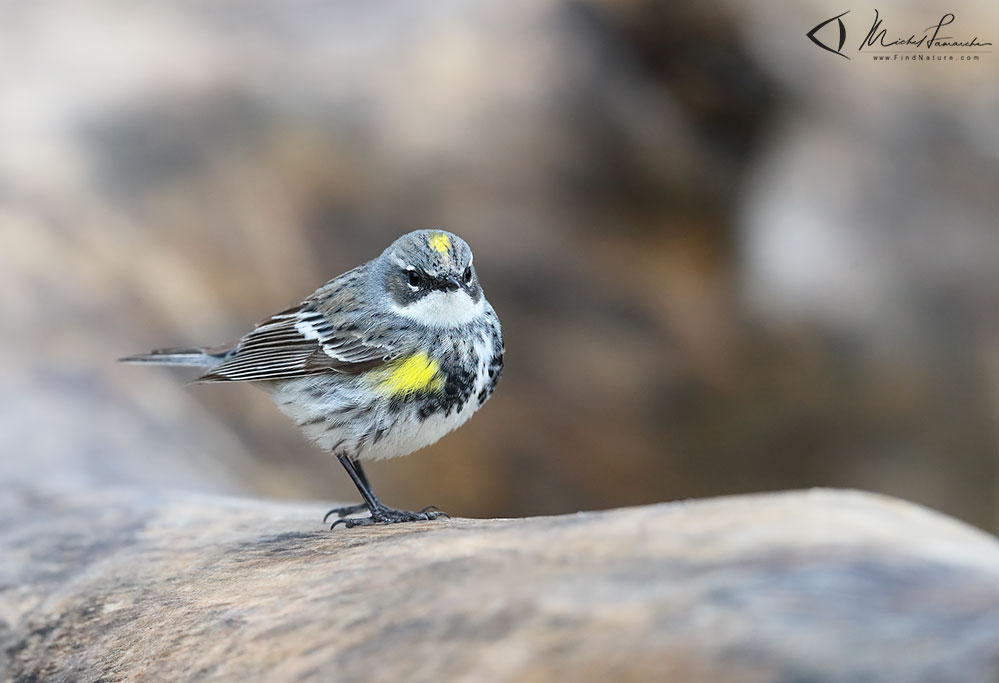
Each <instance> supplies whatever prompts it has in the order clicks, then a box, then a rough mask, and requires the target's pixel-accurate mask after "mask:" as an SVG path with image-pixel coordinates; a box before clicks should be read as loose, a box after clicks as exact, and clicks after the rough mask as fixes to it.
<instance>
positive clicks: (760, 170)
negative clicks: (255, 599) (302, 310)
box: [0, 0, 999, 530]
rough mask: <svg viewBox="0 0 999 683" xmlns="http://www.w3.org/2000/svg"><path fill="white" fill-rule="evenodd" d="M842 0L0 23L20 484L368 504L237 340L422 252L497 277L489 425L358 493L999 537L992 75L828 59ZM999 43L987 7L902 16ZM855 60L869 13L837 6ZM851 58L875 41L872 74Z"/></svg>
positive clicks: (998, 105)
mask: <svg viewBox="0 0 999 683" xmlns="http://www.w3.org/2000/svg"><path fill="white" fill-rule="evenodd" d="M844 9H849V8H848V7H846V6H843V7H840V6H839V5H834V4H830V2H819V1H817V0H812V1H810V2H804V3H791V2H789V1H777V0H768V1H766V2H762V3H752V4H749V3H738V2H734V0H732V1H730V2H720V1H717V0H715V1H712V2H704V3H696V4H695V3H689V4H688V6H687V7H686V8H678V7H675V6H674V4H672V3H666V2H652V1H649V0H631V1H622V2H611V1H610V0H606V1H602V0H586V1H578V2H569V1H561V0H549V1H544V2H538V1H537V0H530V1H528V0H514V1H512V2H502V3H499V2H488V1H486V0H473V1H471V2H469V1H462V2H457V1H450V0H448V1H434V2H421V3H412V2H402V1H401V0H400V1H390V2H382V1H378V2H373V3H362V2H325V1H322V2H320V1H318V0H292V1H288V2H261V1H259V0H239V1H238V2H236V1H233V0H220V1H215V2H211V3H204V2H195V1H193V0H179V1H177V2H172V3H159V4H155V3H135V2H128V1H126V0H88V1H87V2H81V3H63V2H55V1H52V0H37V1H35V2H31V3H24V2H22V3H14V2H9V3H3V4H0V11H2V18H3V21H2V22H0V130H2V133H0V136H2V143H3V144H2V145H0V236H2V238H0V239H2V243H0V306H2V308H0V313H2V319H3V325H4V328H3V329H4V335H3V341H2V342H0V372H2V377H3V390H2V392H0V401H2V409H0V447H2V453H3V455H2V460H0V477H3V478H4V479H8V480H9V479H15V480H19V481H30V480H33V481H39V480H41V481H46V482H51V483H52V484H53V485H59V486H74V487H79V486H86V487H95V486H103V485H126V484H140V485H144V486H166V487H184V488H197V489H200V490H206V491H221V492H230V493H237V492H238V493H250V494H256V495H263V496H273V497H283V498H312V499H328V500H350V499H353V498H355V497H356V494H355V493H354V491H353V489H352V487H351V485H350V483H349V482H348V481H347V478H346V477H345V476H344V475H343V473H342V472H341V471H340V468H339V465H338V464H337V463H336V462H335V460H333V459H332V458H331V457H329V456H327V455H325V454H323V453H320V452H317V451H315V450H313V449H312V448H311V447H310V446H308V445H307V444H306V443H305V441H304V440H303V439H302V438H301V437H300V436H299V435H298V433H297V432H296V431H295V429H294V428H293V427H292V426H291V425H290V424H289V423H288V422H287V421H286V420H285V418H284V417H283V416H281V415H280V414H279V413H278V411H277V410H276V409H275V408H274V407H273V406H272V405H271V404H270V401H269V399H267V398H266V397H265V396H264V394H263V393H261V392H257V391H255V390H254V389H252V388H251V387H249V386H206V387H201V386H193V387H192V386H184V384H183V381H184V380H185V379H186V378H187V376H186V375H185V374H184V373H182V372H179V371H171V370H163V369H151V368H137V367H129V366H118V365H115V364H114V362H113V361H114V359H115V358H116V357H118V356H120V355H124V354H126V353H131V352H137V351H143V350H147V349H149V348H153V347H158V346H171V345H185V344H213V343H219V342H223V341H227V340H230V339H233V338H236V337H238V336H239V335H241V334H242V333H244V332H245V331H247V330H248V329H249V327H250V326H251V325H252V324H253V323H254V322H256V321H258V320H260V319H261V318H264V317H265V316H266V315H268V314H269V313H272V312H274V311H276V310H279V309H282V308H285V307H287V306H288V305H291V304H293V303H295V302H297V301H299V300H300V299H301V298H302V297H304V296H305V295H307V294H308V293H310V292H311V291H312V290H313V289H314V288H315V287H317V286H318V285H320V284H321V283H322V282H324V281H325V280H327V279H328V278H330V277H332V276H334V275H337V274H339V273H340V272H342V271H344V270H346V269H348V268H350V267H352V266H354V265H356V264H358V263H360V262H362V261H365V260H367V259H370V258H372V257H374V256H375V255H377V254H378V253H379V252H380V251H381V250H382V249H383V248H384V247H385V246H386V245H387V244H388V243H389V242H390V241H392V240H393V239H394V238H395V237H397V236H398V235H399V234H401V233H403V232H405V231H408V230H410V229H413V228H417V227H434V226H436V227H443V228H446V229H449V230H452V231H454V232H457V233H458V234H460V235H462V236H463V237H464V238H465V239H466V240H467V241H468V242H469V243H470V244H471V245H472V247H473V249H475V253H476V263H477V264H478V266H479V270H480V274H481V278H482V281H483V284H484V286H485V289H486V292H487V294H488V296H489V299H490V301H491V302H493V305H494V306H495V308H496V310H497V311H498V312H499V314H500V317H501V319H502V321H503V324H504V332H505V337H506V341H507V366H506V371H505V375H504V379H503V381H502V383H501V384H500V387H499V390H498V392H497V394H496V395H495V397H494V398H493V399H492V401H491V402H490V403H489V405H488V406H487V407H486V408H485V409H484V410H483V411H482V412H481V413H480V414H479V415H477V416H476V418H475V419H473V420H472V421H471V422H470V423H469V424H468V425H467V426H465V427H464V428H462V429H461V430H459V431H458V432H456V433H455V434H453V435H451V436H449V437H447V438H446V439H445V440H443V441H442V442H441V443H440V444H438V445H437V446H435V447H432V448H430V449H428V450H426V451H424V452H421V453H419V454H417V455H415V456H413V457H411V458H404V459H400V460H396V461H391V462H388V463H382V464H376V465H374V466H372V468H371V473H372V477H373V479H374V481H375V486H376V489H377V490H378V492H379V494H380V496H381V497H382V498H383V499H384V500H386V501H388V502H390V503H392V504H395V505H398V506H403V507H421V506H423V505H426V504H430V503H434V504H437V505H439V506H440V507H441V508H443V509H445V510H448V511H450V512H451V513H452V514H456V515H462V516H492V515H499V516H515V515H532V514H542V513H558V512H568V511H574V510H579V509H593V508H604V507H612V506H622V505H632V504H641V503H649V502H654V501H663V500H671V499H678V498H686V497H691V496H711V495H720V494H727V493H735V492H745V491H760V490H771V489H783V488H799V487H808V486H846V487H859V488H864V489H871V490H876V491H883V492H887V493H890V494H894V495H899V496H902V497H905V498H908V499H912V500H915V501H919V502H922V503H925V504H928V505H930V506H933V507H935V508H938V509H941V510H944V511H946V512H949V513H951V514H954V515H957V516H958V517H960V518H962V519H965V520H968V521H970V522H972V523H974V524H977V525H980V526H982V527H985V528H989V529H992V530H996V529H997V525H999V518H997V509H999V503H997V500H999V493H997V486H999V474H997V473H999V418H997V415H999V267H997V257H999V226H997V223H999V219H997V216H999V68H997V66H999V61H997V60H999V54H992V53H989V54H984V55H983V59H982V60H981V61H979V62H977V63H930V64H920V65H910V64H876V63H873V62H872V61H870V58H868V59H859V58H856V57H854V58H853V59H851V60H850V61H847V60H845V59H841V58H839V57H837V56H835V55H832V54H829V53H827V52H823V51H822V50H820V49H818V48H817V47H815V46H813V45H811V44H810V43H809V42H808V41H807V39H806V38H805V35H804V34H805V33H806V32H807V31H808V30H809V29H810V28H811V27H812V26H814V25H815V24H817V23H818V22H820V21H822V20H824V19H826V18H828V17H830V16H833V15H834V14H837V13H839V12H841V11H843V10H844ZM879 10H880V11H881V14H882V16H883V17H885V19H886V21H887V22H889V23H891V24H893V25H895V26H897V27H898V31H899V32H902V30H903V28H908V29H909V30H921V29H922V28H923V27H924V26H927V25H930V24H932V23H935V22H936V21H937V20H938V19H939V16H940V15H941V14H942V13H944V12H953V13H955V15H956V17H957V20H956V23H955V24H954V25H953V29H954V30H953V33H954V35H956V36H960V35H965V34H968V35H971V34H976V35H978V36H979V39H980V40H991V41H993V42H996V41H999V4H996V3H994V2H957V3H950V4H947V5H946V6H942V5H941V6H939V7H938V6H937V5H936V4H934V3H920V4H918V5H914V4H912V3H905V4H903V3H898V2H895V3H882V4H880V5H879ZM847 19H849V20H850V23H849V24H848V25H849V31H850V35H849V37H848V46H854V44H855V43H858V42H859V40H860V39H861V38H862V35H863V34H864V33H865V32H866V30H867V28H868V27H869V25H870V22H871V21H872V19H873V12H872V11H871V10H870V9H868V8H860V7H857V8H854V11H853V12H852V13H851V15H848V16H847ZM854 47H855V46H854Z"/></svg>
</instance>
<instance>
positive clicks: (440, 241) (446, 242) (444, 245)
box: [427, 232, 451, 255]
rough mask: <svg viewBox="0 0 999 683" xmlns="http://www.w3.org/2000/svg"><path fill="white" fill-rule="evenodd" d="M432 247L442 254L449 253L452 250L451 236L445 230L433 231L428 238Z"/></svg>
mask: <svg viewBox="0 0 999 683" xmlns="http://www.w3.org/2000/svg"><path fill="white" fill-rule="evenodd" d="M427 244H429V245H430V248H431V249H433V250H434V251H436V252H439V253H441V254H445V255H446V254H447V253H448V252H449V251H450V250H451V238H450V237H448V236H447V235H445V234H444V233H443V232H432V233H430V237H428V238H427Z"/></svg>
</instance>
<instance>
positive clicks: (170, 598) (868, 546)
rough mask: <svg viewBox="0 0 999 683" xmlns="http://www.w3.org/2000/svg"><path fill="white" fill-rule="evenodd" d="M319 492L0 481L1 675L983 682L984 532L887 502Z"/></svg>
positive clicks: (990, 622)
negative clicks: (337, 511)
mask: <svg viewBox="0 0 999 683" xmlns="http://www.w3.org/2000/svg"><path fill="white" fill-rule="evenodd" d="M324 511H325V506H320V505H314V504H309V505H307V504H284V503H268V502H260V501H254V500H243V499H230V498H222V497H217V496H208V495H202V494H192V493H162V492H148V491H137V490H124V491H105V492H103V493H97V492H75V493H67V492H63V493H62V494H56V493H54V492H51V491H49V492H42V491H34V492H29V491H26V490H24V489H23V488H20V489H14V490H10V489H8V490H6V491H4V492H3V496H2V498H0V519H2V520H3V521H2V522H0V556H2V557H3V558H4V559H3V562H2V564H0V620H2V626H0V670H2V671H3V672H4V675H3V678H4V679H5V680H12V681H35V680H45V681H93V680H98V679H100V680H106V681H118V680H135V679H138V678H144V679H145V680H202V679H214V680H248V679H249V680H268V681H309V680H337V681H372V680H374V681H390V680H391V681H397V680H470V681H514V680H516V681H551V680H568V681H604V680H669V681H673V682H677V681H697V682H699V683H710V682H712V681H739V682H740V683H743V682H748V683H752V682H754V681H761V682H762V681H781V682H787V683H790V682H792V681H796V682H804V681H808V682H811V683H819V682H824V681H867V682H877V681H886V682H888V681H891V682H895V681H906V682H909V683H918V682H921V681H925V682H927V683H947V682H948V681H954V682H958V681H961V682H964V681H995V680H999V543H997V542H996V539H994V538H993V537H991V536H988V535H987V534H984V533H982V532H979V531H976V530H973V529H972V528H970V527H967V526H964V525H963V524H961V523H958V522H956V521H953V520H951V519H949V518H946V517H943V516H941V515H939V514H937V513H934V512H930V511H928V510H926V509H924V508H921V507H918V506H915V505H912V504H909V503H904V502H901V501H898V500H895V499H891V498H885V497H880V496H874V495H871V494H866V493H858V492H851V491H833V490H813V491H806V492H790V493H774V494H763V495H754V496H740V497H731V498H718V499H709V500H702V501H693V502H684V503H671V504H662V505H654V506H648V507H639V508H628V509H620V510H611V511H606V512H592V513H580V514H576V515H567V516H561V517H539V518H528V519H494V520H471V519H452V520H443V521H438V522H432V523H425V524H410V525H400V526H395V527H386V528H371V529H363V528H362V529H351V530H347V529H344V528H342V527H338V528H337V529H335V530H333V531H330V530H329V529H328V528H326V527H325V526H323V525H321V524H320V519H321V517H322V514H323V512H324Z"/></svg>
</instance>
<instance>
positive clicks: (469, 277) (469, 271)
mask: <svg viewBox="0 0 999 683" xmlns="http://www.w3.org/2000/svg"><path fill="white" fill-rule="evenodd" d="M462 277H463V278H465V284H469V283H471V282H472V266H466V267H465V272H464V273H462Z"/></svg>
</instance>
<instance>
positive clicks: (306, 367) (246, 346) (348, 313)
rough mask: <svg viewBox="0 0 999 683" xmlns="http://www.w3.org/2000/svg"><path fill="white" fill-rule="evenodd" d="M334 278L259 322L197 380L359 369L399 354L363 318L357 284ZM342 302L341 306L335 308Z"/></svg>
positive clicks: (284, 376)
mask: <svg viewBox="0 0 999 683" xmlns="http://www.w3.org/2000/svg"><path fill="white" fill-rule="evenodd" d="M341 277H343V276H341ZM338 279H339V278H338ZM335 284H336V281H333V282H331V283H330V284H328V285H326V286H325V287H323V288H322V289H320V290H319V291H317V292H316V294H314V295H313V296H312V297H310V298H309V299H306V300H305V301H304V302H302V303H301V304H299V305H298V306H295V307H293V308H289V309H288V310H286V311H282V312H281V313H278V314H276V315H273V316H271V317H270V318H269V319H267V320H265V321H263V322H262V323H260V324H259V325H258V326H257V327H256V328H255V329H254V330H253V331H252V332H250V333H249V334H247V335H246V336H245V337H243V338H242V339H241V340H240V341H239V342H238V343H237V344H236V345H235V346H234V347H233V348H232V350H231V351H229V352H228V353H227V354H226V355H225V357H224V359H223V361H222V362H221V363H220V364H219V365H217V366H215V367H214V368H212V369H211V371H210V372H208V373H206V374H205V375H203V376H201V377H199V378H198V379H197V380H196V381H198V382H250V381H255V380H270V379H288V378H292V377H303V376H306V375H316V374H321V373H326V372H342V373H358V372H363V371H365V370H370V369H371V368H375V367H378V366H379V365H383V364H385V363H387V362H388V361H390V360H392V359H393V358H396V357H398V356H399V355H400V354H401V352H402V348H401V344H399V343H398V342H396V343H390V342H388V341H386V340H385V337H384V335H378V334H377V332H373V331H371V330H369V329H365V327H364V326H362V325H359V324H358V323H359V322H360V321H359V319H358V315H357V314H358V310H357V309H358V307H357V301H356V299H355V298H354V297H353V295H352V293H351V290H352V289H353V288H352V287H335V286H334V285H335ZM348 284H349V283H348ZM338 290H339V291H338ZM338 300H339V302H338ZM331 305H332V306H331ZM337 308H339V312H338V313H336V314H333V313H332V312H333V311H336V310H337ZM320 309H322V310H320ZM324 311H330V313H324Z"/></svg>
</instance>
